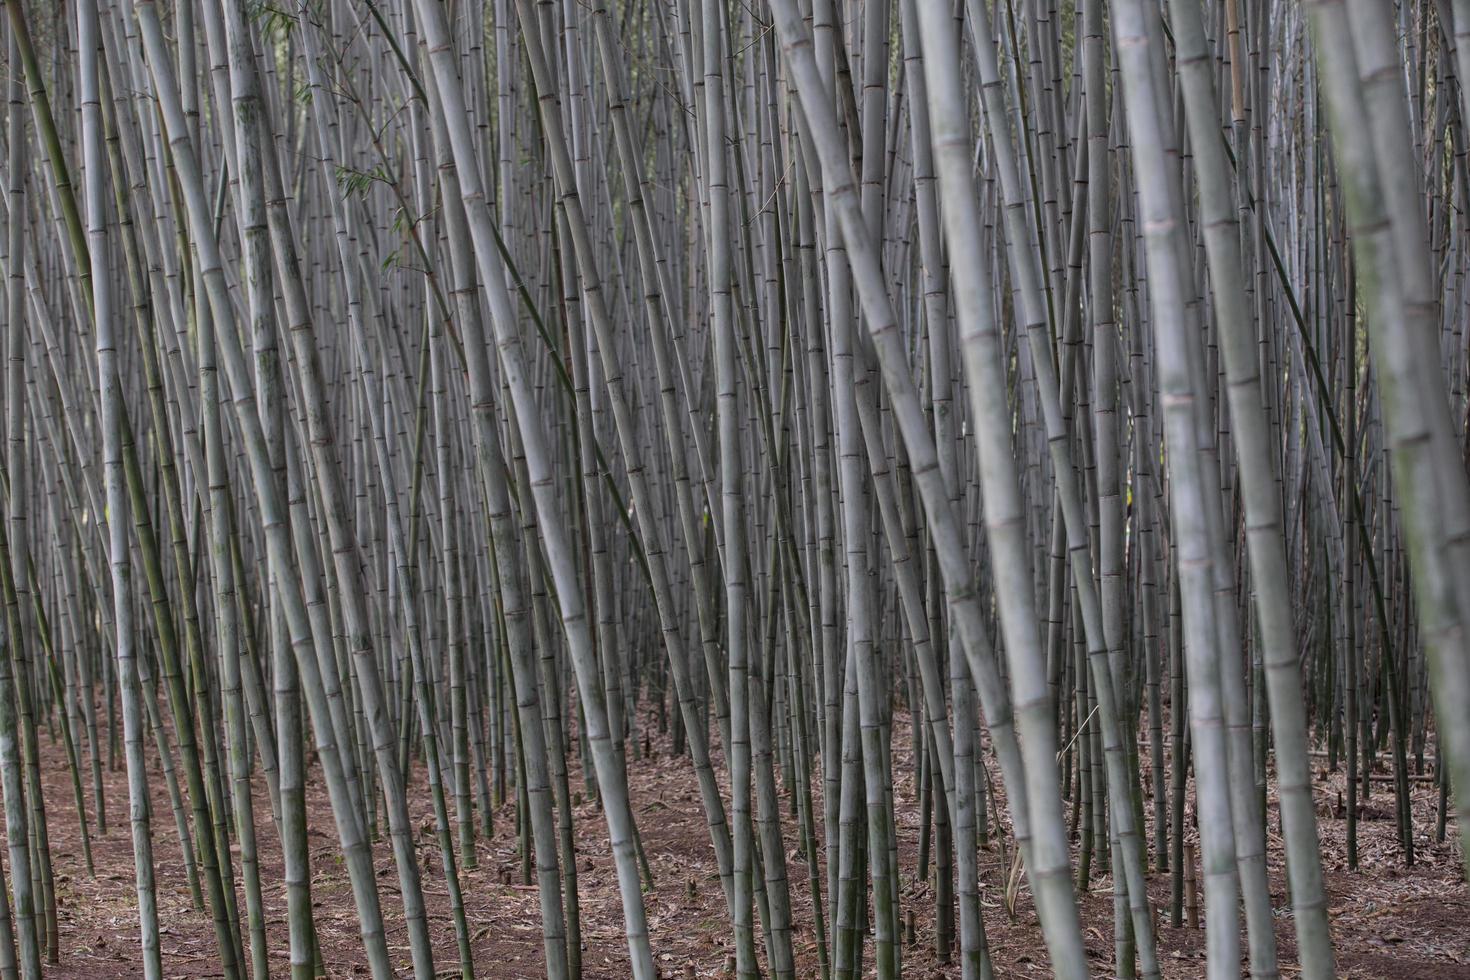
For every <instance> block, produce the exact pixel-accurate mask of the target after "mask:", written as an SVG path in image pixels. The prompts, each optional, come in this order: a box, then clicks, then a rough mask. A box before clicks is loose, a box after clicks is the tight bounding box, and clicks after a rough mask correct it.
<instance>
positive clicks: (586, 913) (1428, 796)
mask: <svg viewBox="0 0 1470 980" xmlns="http://www.w3.org/2000/svg"><path fill="white" fill-rule="evenodd" d="M899 724H900V726H901V727H900V728H899V729H898V731H899V732H900V733H901V734H900V735H899V737H896V738H895V740H894V750H893V751H894V760H893V762H894V772H895V778H896V779H897V780H898V783H897V786H896V788H895V799H896V805H897V808H898V836H899V845H900V866H901V867H900V873H901V892H902V904H903V908H904V910H905V912H906V913H907V911H908V910H912V912H913V915H914V917H915V925H916V941H915V942H914V943H913V944H912V945H907V946H905V947H904V949H903V951H902V957H903V966H904V972H905V973H906V974H907V975H908V976H912V977H920V978H931V977H933V978H937V977H949V976H958V973H959V971H958V968H957V967H955V966H954V965H952V964H944V963H941V962H940V961H939V959H938V957H937V955H936V953H935V951H934V925H935V923H934V901H933V895H932V889H931V884H930V882H928V881H920V880H916V879H915V875H916V872H917V850H918V843H917V840H918V834H919V820H920V808H919V805H918V803H917V798H916V795H915V793H914V779H915V775H916V770H917V767H916V766H915V765H913V763H912V759H911V758H910V753H909V740H908V737H907V732H908V727H907V723H906V722H905V721H904V720H903V719H899ZM150 741H151V740H150ZM652 748H653V751H652V753H650V754H649V755H647V756H645V757H644V758H641V759H637V760H631V761H630V765H629V770H630V772H629V779H630V784H631V788H632V794H633V804H634V809H635V815H636V817H637V821H638V826H639V829H640V832H641V834H642V838H643V844H644V849H645V851H646V853H647V856H648V861H649V864H650V866H651V869H652V872H653V876H654V887H653V889H652V890H648V891H646V892H645V901H646V903H647V910H648V918H649V926H650V931H651V935H652V942H653V950H654V956H655V958H656V960H657V962H658V965H659V969H660V972H661V973H662V974H663V975H665V976H667V977H680V978H683V977H705V976H716V975H720V974H721V973H723V971H724V967H725V961H726V956H727V954H728V953H729V952H730V951H731V950H732V945H731V929H730V927H729V925H728V921H727V918H726V914H725V909H724V902H723V898H722V896H721V891H720V886H719V879H718V875H717V873H716V868H715V859H714V854H713V851H712V849H711V846H710V841H709V836H708V831H707V829H706V826H705V823H704V818H703V815H702V810H701V807H700V803H699V797H698V792H697V789H696V786H695V781H694V776H693V772H692V770H691V769H690V764H689V761H688V759H687V758H686V757H674V756H671V755H670V754H669V742H668V739H667V737H657V736H656V735H655V737H654V739H653V741H652ZM150 755H151V753H150ZM119 763H121V760H119ZM42 767H43V779H44V784H45V790H46V802H47V807H48V819H47V825H48V827H49V830H50V835H51V846H52V850H53V854H54V856H55V875H56V891H57V897H58V906H59V920H60V936H61V939H60V944H59V945H60V951H61V957H60V964H59V965H57V966H53V967H50V968H48V970H47V971H46V972H47V975H48V976H52V977H76V978H99V977H109V978H110V977H132V976H135V975H137V974H138V973H139V964H140V954H139V949H138V944H137V938H136V937H137V912H136V901H137V893H136V888H135V878H134V872H133V853H132V845H131V838H130V835H129V831H128V826H127V805H126V803H127V781H126V777H125V774H124V773H123V771H122V770H121V768H119V769H118V770H117V771H114V772H105V773H104V782H105V788H106V794H107V802H108V803H109V809H108V814H107V815H108V820H109V827H108V833H107V835H106V836H105V837H99V836H97V835H96V834H95V832H94V833H93V839H92V850H93V855H94V860H95V866H96V873H95V876H93V875H89V874H88V873H87V870H86V866H85V864H84V862H83V853H82V847H81V841H80V834H79V825H78V821H77V815H76V809H75V805H74V797H73V792H72V785H71V776H70V772H69V769H68V768H67V763H66V755H65V752H64V749H63V748H62V747H61V745H60V743H53V742H52V741H51V740H49V739H45V738H43V758H42ZM1313 767H1314V773H1315V774H1316V775H1317V781H1316V782H1315V783H1314V788H1315V791H1316V797H1317V815H1318V822H1319V828H1320V832H1321V836H1322V841H1323V845H1322V846H1323V858H1324V870H1325V872H1326V880H1327V887H1328V891H1329V895H1330V905H1331V917H1332V933H1333V940H1334V944H1335V948H1336V953H1337V967H1338V975H1339V976H1343V977H1355V978H1384V980H1452V978H1465V980H1470V894H1467V890H1466V886H1465V880H1464V877H1463V875H1462V872H1461V869H1460V864H1459V859H1458V850H1457V845H1456V837H1455V835H1456V831H1455V830H1454V828H1453V824H1452V825H1451V828H1450V831H1449V834H1450V836H1449V839H1448V840H1447V841H1446V842H1445V843H1435V842H1434V819H1435V806H1436V803H1437V794H1436V792H1435V787H1434V785H1433V783H1432V782H1429V781H1423V782H1415V783H1413V784H1412V794H1413V809H1414V827H1415V843H1416V849H1417V858H1418V860H1417V863H1416V864H1415V865H1414V866H1413V867H1412V868H1405V867H1404V865H1403V861H1402V857H1401V856H1400V854H1399V848H1398V844H1397V841H1396V835H1395V832H1394V821H1393V798H1392V789H1391V784H1389V783H1375V785H1374V787H1373V789H1374V795H1373V797H1372V799H1371V800H1370V801H1369V803H1368V805H1367V806H1366V808H1365V810H1364V811H1363V814H1362V817H1361V819H1360V822H1359V841H1360V844H1359V858H1360V867H1359V870H1358V871H1356V872H1353V871H1349V870H1348V867H1347V858H1346V849H1345V844H1344V840H1345V820H1343V819H1342V815H1341V812H1340V808H1339V804H1338V800H1339V792H1340V790H1341V789H1342V785H1343V774H1342V773H1340V772H1339V773H1328V772H1326V771H1325V761H1324V760H1322V759H1321V758H1319V757H1314V759H1313ZM415 775H416V777H417V779H416V782H415V789H416V791H415V792H414V793H413V794H412V800H413V807H414V814H413V817H414V827H415V828H416V845H417V847H418V850H419V859H420V864H421V866H422V868H423V876H422V877H423V887H424V890H425V892H426V899H427V902H428V904H429V914H430V923H431V928H432V929H433V930H434V933H435V938H436V945H435V960H436V967H437V968H438V969H439V971H440V975H441V976H445V975H448V974H447V971H450V970H452V969H453V968H454V966H455V964H456V959H457V958H456V952H455V949H456V947H455V940H454V932H453V925H452V921H451V919H450V916H449V909H448V898H447V892H446V889H445V886H444V879H443V876H442V870H441V869H442V864H441V862H440V858H439V850H438V846H437V843H436V839H435V836H434V832H433V817H432V811H431V809H430V805H429V798H428V793H427V791H426V790H425V789H424V787H423V770H422V767H419V769H418V770H417V771H416V773H415ZM310 776H311V779H310V783H309V787H308V790H309V791H308V826H309V834H310V844H311V851H312V871H313V879H312V897H313V904H314V905H315V916H316V923H317V927H318V931H319V934H320V941H321V947H322V952H323V958H324V961H325V962H326V964H327V966H328V972H329V974H330V975H331V976H334V977H351V976H360V975H366V974H367V967H366V963H365V960H364V957H363V954H362V948H361V939H360V936H359V934H358V923H357V916H356V913H355V910H354V906H353V902H352V895H351V890H350V888H349V884H348V879H347V875H346V872H345V869H344V868H343V865H342V862H341V859H340V856H339V850H338V843H337V837H336V832H335V825H334V823H333V820H332V814H331V807H330V805H329V803H328V800H327V794H326V791H325V787H324V786H323V785H322V783H321V781H320V772H319V769H318V768H317V767H315V766H312V767H311V769H310ZM573 779H574V782H573V787H574V790H575V789H577V788H580V787H581V785H582V784H581V777H580V773H579V772H578V773H576V774H574V776H573ZM992 781H993V782H994V783H996V784H998V774H997V773H995V772H994V770H993V768H992ZM150 785H151V789H152V794H153V806H152V812H153V841H154V861H155V867H156V873H157V881H158V904H159V915H160V923H161V934H162V938H161V942H162V951H163V966H164V975H165V976H166V977H171V978H184V977H211V976H219V975H221V971H220V968H219V963H218V956H217V953H216V952H215V945H214V933H213V929H212V926H211V924H210V922H209V921H208V919H207V918H206V917H205V916H204V915H202V914H201V913H199V912H196V911H195V910H194V908H193V907H192V902H191V899H190V893H189V889H188V886H187V881H186V878H185V874H184V869H183V865H182V862H181V859H180V851H179V847H178V838H177V835H176V832H175V825H174V821H173V817H172V815H171V811H170V809H169V803H168V796H167V792H166V788H165V783H164V780H163V779H162V778H161V776H160V775H157V774H155V776H154V778H152V779H151V780H150ZM256 793H257V795H256V803H255V810H256V814H257V817H256V821H257V828H258V832H259V835H260V840H261V847H262V852H263V853H262V871H261V877H262V883H263V892H264V901H265V905H266V911H267V930H268V936H269V946H270V953H271V975H272V976H286V975H287V973H288V971H287V960H286V953H287V935H286V910H285V906H286V896H285V886H284V876H283V872H282V868H281V862H280V849H279V847H278V846H277V844H276V835H275V830H274V827H273V826H272V824H271V820H270V807H269V804H268V802H267V800H268V798H267V796H266V794H265V788H264V785H263V783H262V782H261V781H260V780H259V779H257V789H256ZM583 795H585V794H583ZM1192 795H1193V794H1191V797H1192ZM579 801H580V802H579V804H578V805H577V806H576V808H575V812H576V820H575V823H576V828H577V848H578V854H579V861H578V867H577V877H578V894H579V896H580V899H581V919H582V938H583V942H584V945H585V951H584V953H583V970H584V976H586V977H588V978H594V977H596V978H622V977H625V976H626V975H627V972H628V967H627V947H626V945H625V942H624V939H623V934H622V912H621V906H620V905H619V901H618V891H617V882H616V877H615V875H614V872H613V867H612V861H611V856H610V853H609V849H608V845H607V838H606V834H605V831H604V824H603V820H602V815H601V812H600V810H599V808H598V806H597V804H596V803H595V802H590V801H587V800H585V799H582V798H581V797H580V796H579ZM91 803H92V801H91V799H90V793H88V806H89V807H90V806H91ZM786 809H787V807H786V806H785V804H784V802H783V810H786ZM1145 809H1150V808H1149V807H1148V806H1147V805H1146V807H1145ZM452 812H453V810H452V803H451V813H452ZM1150 812H1151V810H1150ZM89 817H90V818H91V819H92V821H94V830H95V817H96V815H95V814H89ZM785 818H786V821H787V822H786V828H785V840H786V841H787V844H788V865H789V875H790V878H791V883H792V889H791V890H792V895H791V900H792V906H793V910H794V914H795V919H796V936H797V940H796V943H797V955H798V966H799V971H798V973H799V975H800V976H802V977H813V976H816V975H817V966H816V964H817V960H816V946H815V941H814V939H813V930H812V915H811V903H810V898H809V892H808V890H807V885H806V880H807V868H806V865H805V863H804V862H803V861H802V859H801V857H800V855H799V853H798V851H797V849H796V842H797V841H798V839H799V837H798V834H797V830H796V824H795V822H794V820H792V819H791V816H790V814H789V813H786V815H785ZM514 823H515V804H514V800H513V798H512V800H511V801H509V802H508V803H507V804H506V805H505V806H503V807H501V808H500V809H499V810H497V812H496V813H495V814H494V826H495V833H494V835H493V836H491V837H489V838H488V839H487V838H484V837H480V838H479V839H478V841H477V854H478V858H479V862H478V867H477V868H476V869H473V870H468V871H462V881H463V888H464V894H465V902H466V912H467V918H468V922H469V929H470V933H471V936H472V943H473V949H474V956H475V966H476V971H477V975H478V976H481V977H526V978H530V977H536V976H541V975H542V974H543V966H542V963H543V960H542V948H541V924H540V910H539V907H538V904H537V898H536V889H535V887H534V885H526V884H522V883H521V866H520V859H519V857H518V852H517V847H516V838H515V833H514ZM1270 824H1271V827H1270V830H1271V833H1270V835H1269V838H1270V839H1269V842H1268V843H1269V864H1270V879H1271V893H1272V905H1273V908H1274V911H1275V914H1276V919H1277V936H1278V942H1279V946H1280V959H1281V966H1282V969H1281V973H1282V976H1284V977H1288V978H1289V977H1294V976H1297V975H1298V970H1297V969H1296V965H1295V960H1296V955H1295V937H1294V933H1293V928H1292V917H1291V912H1290V905H1289V901H1288V898H1287V886H1286V879H1285V868H1284V864H1283V857H1282V843H1281V838H1280V836H1279V825H1278V822H1277V817H1276V815H1275V808H1274V806H1273V808H1272V816H1271V819H1270ZM818 837H819V838H820V837H821V829H820V827H818ZM376 857H377V866H378V885H379V890H380V894H381V897H382V904H383V912H384V916H385V919H386V920H387V923H388V934H389V943H390V949H391V951H392V953H393V955H394V957H395V959H396V960H397V961H399V962H398V964H396V965H399V966H401V968H402V972H403V975H405V976H407V975H408V974H409V954H408V949H407V945H406V932H405V928H404V924H403V920H402V914H401V905H400V903H399V899H398V895H399V891H398V886H397V875H396V873H395V871H394V868H393V863H392V857H391V853H390V850H389V848H388V847H387V845H386V844H382V845H380V846H378V847H377V848H376ZM1003 860H1004V859H1003V858H1002V855H1001V853H1000V850H999V848H998V847H992V848H991V849H987V850H984V851H982V852H981V854H980V862H981V866H980V873H981V886H980V887H981V900H982V906H983V910H982V915H983V917H984V924H985V929H986V932H987V935H988V939H989V944H990V949H991V953H992V956H993V958H994V963H995V967H996V970H995V973H996V976H997V977H1001V978H1004V977H1044V976H1049V975H1050V974H1049V971H1048V969H1047V965H1046V956H1045V951H1044V947H1043V945H1042V942H1041V934H1040V930H1039V928H1038V926H1037V924H1036V918H1035V914H1034V912H1033V910H1032V908H1031V905H1030V896H1029V892H1028V891H1027V889H1026V888H1025V886H1024V884H1023V885H1022V886H1021V889H1020V896H1019V899H1018V902H1017V907H1016V910H1015V915H1014V917H1012V916H1010V915H1008V914H1007V911H1006V908H1005V900H1004V891H1005V880H1006V875H1007V872H1008V870H1009V865H1008V862H1007V863H1006V864H1005V865H1004V866H1003V864H1002V862H1003ZM823 880H824V881H825V878H824V879H823ZM691 882H693V895H692V896H691V887H690V883H691ZM1169 890H1170V880H1169V875H1168V874H1160V873H1151V875H1150V884H1149V891H1150V896H1151V898H1152V901H1153V904H1154V906H1155V908H1156V909H1159V910H1160V913H1159V916H1158V921H1159V923H1160V929H1159V944H1160V957H1161V960H1162V967H1163V973H1164V976H1165V977H1178V978H1186V977H1202V976H1203V975H1204V931H1203V929H1193V928H1189V927H1188V925H1187V924H1186V925H1185V926H1183V927H1181V928H1171V927H1170V926H1169V925H1168V912H1167V909H1168V903H1169ZM1112 915H1113V912H1112V883H1111V879H1110V878H1108V877H1107V876H1106V875H1103V876H1099V877H1094V879H1093V881H1092V884H1091V886H1090V888H1089V890H1088V891H1087V892H1086V893H1085V894H1083V895H1082V916H1083V921H1084V927H1085V930H1086V934H1087V949H1088V954H1089V956H1090V957H1091V958H1092V962H1093V967H1094V975H1095V976H1108V975H1111V969H1112V968H1111V964H1112V954H1113V944H1112V938H1111V937H1112ZM1243 948H1244V943H1242V949H1243ZM867 962H868V964H869V965H870V966H871V946H870V947H869V953H868V958H867Z"/></svg>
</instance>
